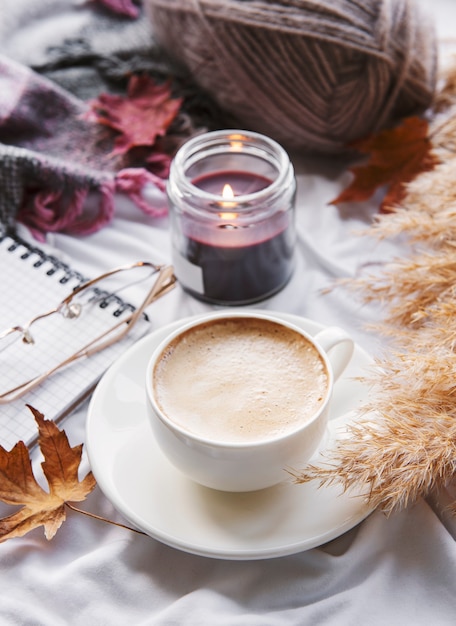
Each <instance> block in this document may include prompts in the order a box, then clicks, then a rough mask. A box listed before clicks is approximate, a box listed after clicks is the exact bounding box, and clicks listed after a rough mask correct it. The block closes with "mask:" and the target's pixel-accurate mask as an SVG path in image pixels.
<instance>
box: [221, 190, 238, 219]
mask: <svg viewBox="0 0 456 626" xmlns="http://www.w3.org/2000/svg"><path fill="white" fill-rule="evenodd" d="M222 198H223V202H221V203H220V204H221V206H222V208H223V209H228V211H223V213H219V217H220V218H221V219H222V220H226V221H228V222H230V221H232V220H235V219H236V218H237V213H231V212H230V211H229V210H230V209H234V207H235V206H236V201H235V200H234V191H233V188H232V187H231V185H229V184H228V183H227V184H226V185H224V186H223V190H222ZM233 200H234V201H233Z"/></svg>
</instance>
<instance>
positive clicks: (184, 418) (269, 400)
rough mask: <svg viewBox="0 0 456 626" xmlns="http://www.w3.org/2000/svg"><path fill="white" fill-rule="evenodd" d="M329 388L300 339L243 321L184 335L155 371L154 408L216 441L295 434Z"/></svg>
mask: <svg viewBox="0 0 456 626" xmlns="http://www.w3.org/2000/svg"><path fill="white" fill-rule="evenodd" d="M328 385H329V380H328V372H327V370H326V366H325V364H324V361H323V359H322V358H321V356H320V354H319V353H318V351H317V349H316V348H315V347H314V346H313V345H312V343H310V342H309V341H308V340H307V339H306V338H305V337H304V336H303V335H301V334H300V333H298V332H296V331H294V330H292V329H289V328H287V327H286V326H282V325H281V324H278V323H275V322H273V321H270V320H263V319H259V318H248V317H245V318H231V319H227V318H225V319H221V320H213V321H208V322H205V323H203V324H201V325H199V326H197V327H196V328H192V329H190V330H188V331H186V332H184V333H183V334H181V335H179V336H178V337H177V338H176V339H174V340H173V341H172V342H171V344H170V345H169V346H168V347H167V348H166V350H165V351H164V352H163V353H162V355H161V357H160V358H159V359H158V361H157V364H156V367H155V370H154V389H155V396H156V399H157V403H158V405H159V407H160V408H161V410H162V411H163V412H164V413H165V414H166V415H167V416H168V418H169V419H172V421H174V422H176V423H177V424H179V425H180V426H181V427H182V428H184V429H185V430H188V431H190V432H192V433H194V434H197V435H199V436H200V437H204V438H207V439H211V440H215V441H221V442H242V441H253V440H263V439H269V438H271V437H273V436H276V435H281V434H285V433H287V432H290V431H292V430H295V429H296V428H297V427H298V426H299V425H301V424H303V423H304V422H306V421H308V420H309V419H310V418H311V417H312V416H313V415H314V414H315V413H316V412H317V411H318V410H319V408H320V407H321V406H322V404H323V403H324V401H325V399H326V395H327V392H328Z"/></svg>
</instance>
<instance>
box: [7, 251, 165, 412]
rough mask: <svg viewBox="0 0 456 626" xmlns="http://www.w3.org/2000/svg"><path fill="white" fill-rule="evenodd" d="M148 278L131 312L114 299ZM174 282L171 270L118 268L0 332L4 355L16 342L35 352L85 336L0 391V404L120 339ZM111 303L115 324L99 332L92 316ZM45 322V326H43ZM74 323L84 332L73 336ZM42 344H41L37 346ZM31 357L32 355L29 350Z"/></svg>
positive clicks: (142, 264)
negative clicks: (55, 359)
mask: <svg viewBox="0 0 456 626" xmlns="http://www.w3.org/2000/svg"><path fill="white" fill-rule="evenodd" d="M152 277H153V283H152V286H149V289H148V291H147V292H146V295H145V297H143V295H141V304H140V305H139V306H138V307H137V308H135V307H133V306H132V305H131V304H129V303H127V302H125V300H124V299H123V298H121V297H120V296H119V294H120V293H122V292H124V291H125V290H128V289H130V290H131V288H133V289H135V288H136V289H141V294H142V291H143V287H142V283H144V281H149V280H150V279H151V278H152ZM175 283H176V277H175V276H174V271H173V267H172V266H165V265H155V264H153V263H149V262H146V261H139V262H137V263H133V264H130V265H124V266H121V267H118V268H115V269H113V270H110V271H108V272H106V273H104V274H101V275H100V276H98V277H97V278H94V279H92V280H88V281H86V282H84V283H82V284H80V285H78V286H77V287H76V288H75V289H74V290H73V291H72V292H71V293H70V294H69V295H68V296H66V297H65V298H64V299H63V300H62V301H61V302H59V303H58V304H57V306H55V307H53V308H52V309H50V310H48V311H46V312H44V313H41V314H39V315H36V316H35V317H33V318H32V319H30V320H29V321H28V322H26V323H25V324H23V325H16V326H12V327H11V328H7V329H6V330H4V331H3V332H0V353H2V352H3V351H7V350H8V349H9V348H10V347H11V345H12V344H13V343H16V342H17V341H18V340H19V341H20V342H21V344H22V345H26V346H32V345H34V344H36V345H37V347H39V345H40V344H41V345H43V344H44V343H46V342H47V345H49V346H51V348H52V342H53V339H54V338H55V337H56V336H57V335H59V336H61V337H63V341H64V343H67V344H68V343H70V342H69V341H68V342H66V341H65V340H66V339H68V340H69V339H70V337H71V338H72V341H74V335H75V334H76V335H80V336H81V337H84V336H86V334H88V338H87V337H86V338H85V340H84V345H82V346H81V347H78V348H76V349H74V350H73V351H72V352H71V353H70V354H68V355H66V356H65V357H64V358H62V360H60V361H58V362H57V363H56V364H55V365H52V366H51V367H50V368H48V369H47V370H46V371H45V372H43V373H39V374H35V375H33V376H32V377H30V378H28V379H27V380H25V381H24V382H21V383H20V384H18V385H17V386H15V387H14V388H12V389H9V390H8V391H5V392H1V393H0V405H1V404H7V403H8V402H12V401H13V400H16V399H18V398H20V397H21V396H23V395H24V394H25V393H27V392H28V391H30V390H32V389H34V388H35V387H37V386H38V385H39V384H41V383H42V382H43V381H45V380H46V379H47V378H49V377H50V376H52V375H53V374H54V373H55V372H57V371H59V370H60V369H62V368H64V367H66V366H68V365H70V364H71V363H74V362H75V361H78V360H79V359H82V358H84V357H90V356H92V355H93V354H96V353H97V352H100V351H101V350H104V349H105V348H108V347H109V346H111V345H113V344H114V343H116V342H118V341H120V340H121V339H123V338H124V337H125V336H126V335H127V334H128V333H130V332H131V330H132V329H133V328H134V327H135V326H136V324H137V322H138V320H140V319H142V318H144V316H145V313H144V312H145V309H146V308H147V307H148V306H149V305H150V304H152V303H153V302H155V300H157V299H158V298H160V297H161V296H163V295H165V294H166V293H168V292H169V291H170V290H171V289H173V287H174V286H175ZM148 284H149V283H148ZM112 304H115V305H116V306H115V311H114V313H113V316H114V319H117V320H118V321H117V322H116V323H115V324H114V325H109V328H106V324H105V321H104V320H103V328H101V329H100V326H99V324H98V322H99V320H100V316H99V314H98V313H96V312H97V311H99V310H100V309H104V308H107V307H109V306H111V305H112ZM107 317H109V318H111V316H104V318H105V319H106V318H107ZM146 317H147V316H146ZM46 320H49V321H48V322H47V323H45V324H43V322H45V321H46ZM76 324H78V325H79V326H78V328H84V333H79V330H76V332H74V331H75V328H74V325H76ZM81 324H82V326H81ZM86 331H87V333H86ZM94 333H96V334H95V336H93V334H94ZM44 339H46V341H43V340H44ZM24 352H25V349H24V350H23V353H24ZM31 352H32V353H33V350H31ZM30 359H33V354H30Z"/></svg>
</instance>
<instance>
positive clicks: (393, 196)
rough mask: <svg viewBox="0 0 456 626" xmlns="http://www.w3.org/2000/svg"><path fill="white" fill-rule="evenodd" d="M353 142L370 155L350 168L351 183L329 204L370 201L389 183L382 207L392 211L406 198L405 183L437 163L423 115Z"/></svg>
mask: <svg viewBox="0 0 456 626" xmlns="http://www.w3.org/2000/svg"><path fill="white" fill-rule="evenodd" d="M351 145H352V147H353V148H355V149H356V150H358V151H359V152H362V153H363V154H367V155H369V158H368V160H367V162H366V163H364V164H363V165H359V166H356V167H353V168H350V171H351V172H352V173H353V174H354V178H353V180H352V182H351V183H350V185H349V186H348V187H347V188H346V189H344V190H343V191H342V192H341V193H340V194H339V195H338V196H337V198H335V199H334V200H332V201H331V202H330V204H340V203H342V202H361V201H363V200H368V199H369V198H370V197H371V196H372V195H373V193H374V192H375V191H376V189H378V188H379V187H383V186H387V187H388V189H387V192H386V195H385V197H384V198H383V201H382V204H381V210H382V211H387V210H390V209H391V208H392V207H394V206H396V205H398V204H399V203H400V202H401V200H402V199H403V198H404V196H405V183H408V182H410V181H412V180H413V179H414V178H415V177H416V176H417V175H418V174H420V173H422V172H426V171H428V170H432V169H433V168H434V166H435V165H437V163H438V159H437V157H436V156H435V155H434V154H433V153H432V151H431V150H432V144H431V140H430V138H429V136H428V123H427V122H426V120H424V119H421V118H420V117H408V118H406V119H405V120H404V121H403V122H402V124H400V125H399V126H396V127H395V128H391V129H387V130H382V131H380V132H379V133H378V134H376V135H371V136H369V137H367V138H366V139H363V140H360V141H357V142H354V143H353V144H351Z"/></svg>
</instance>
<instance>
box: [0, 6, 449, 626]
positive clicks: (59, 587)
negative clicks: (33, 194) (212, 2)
mask: <svg viewBox="0 0 456 626" xmlns="http://www.w3.org/2000/svg"><path fill="white" fill-rule="evenodd" d="M422 1H423V2H424V0H422ZM428 4H430V3H428ZM432 5H433V7H434V8H435V9H436V10H437V11H438V19H439V23H440V22H445V19H446V20H447V23H455V22H454V18H455V17H456V5H453V4H452V2H445V0H438V1H437V0H436V1H435V2H433V3H432ZM445 16H446V17H445ZM451 16H452V17H451ZM452 20H453V21H452ZM292 158H293V162H294V164H295V167H296V171H297V174H298V176H297V178H298V199H297V224H298V233H299V244H298V264H297V267H296V271H295V273H294V276H293V278H292V280H291V281H290V283H289V284H288V285H287V286H286V287H285V289H284V290H283V291H281V292H280V293H279V294H277V295H276V296H275V297H273V298H271V299H270V300H268V301H266V302H264V303H261V304H260V305H256V306H257V308H267V309H268V310H276V311H284V312H289V313H294V314H298V315H302V316H304V317H308V318H310V319H313V320H316V321H318V322H320V323H322V324H336V325H339V326H342V327H344V328H346V329H347V330H348V331H350V332H351V333H352V335H353V337H354V339H355V340H356V341H357V342H358V343H359V345H361V346H362V347H363V348H365V349H366V350H367V351H368V352H370V353H371V354H375V353H376V351H378V350H379V349H380V347H381V340H380V339H379V338H378V337H375V336H372V335H371V334H369V333H368V332H367V331H366V330H365V328H364V324H365V323H366V322H368V321H372V320H375V319H377V318H378V317H379V316H380V315H381V308H380V307H377V306H369V307H367V306H363V305H361V304H360V302H359V301H357V300H356V298H354V297H353V296H352V295H350V294H347V293H346V292H345V291H344V290H343V289H336V290H334V291H332V292H331V293H329V294H327V295H322V293H321V290H322V289H323V288H325V287H327V286H329V285H330V284H332V282H333V280H334V278H336V277H338V276H353V275H355V274H356V273H357V271H359V268H361V267H362V266H364V265H365V264H374V263H376V262H378V261H379V260H384V259H387V258H391V257H392V256H393V255H395V254H399V253H400V248H398V247H396V246H395V245H394V244H393V243H392V242H383V243H381V244H380V243H376V242H374V241H372V239H371V238H369V237H366V236H365V235H361V234H359V233H358V231H360V230H361V229H363V228H365V227H366V226H367V225H368V224H369V223H370V221H371V219H372V215H373V214H374V213H375V211H376V203H375V201H373V202H370V203H366V204H365V205H363V206H358V207H353V209H351V210H349V209H345V210H344V211H340V210H339V209H337V208H336V207H333V206H329V205H328V204H327V203H328V202H329V201H330V200H331V199H332V198H334V197H335V196H336V195H337V193H338V192H339V191H340V189H341V188H342V187H343V186H344V185H345V184H346V182H347V180H348V174H347V173H346V172H344V169H343V164H339V165H334V166H333V167H332V168H328V166H327V164H325V163H324V162H323V161H322V162H320V163H318V162H316V161H314V162H312V163H310V164H309V163H305V162H303V161H302V160H301V159H300V157H299V156H297V155H292ZM21 235H25V236H28V235H27V233H26V232H24V231H21ZM47 246H48V249H49V250H50V251H52V252H53V253H54V254H56V255H58V256H60V257H61V258H63V259H65V260H67V261H69V262H71V263H72V264H73V265H77V267H78V269H80V270H81V271H82V272H83V273H84V274H86V275H95V274H97V273H99V272H101V271H103V270H105V269H108V268H110V267H113V266H117V265H119V264H120V263H123V262H129V261H135V260H138V259H141V258H150V257H151V256H152V257H153V258H154V259H156V260H159V261H171V251H170V241H169V233H168V220H167V218H163V219H160V220H156V219H155V220H154V219H153V218H150V217H147V216H146V215H143V214H140V213H139V212H138V211H136V210H135V209H134V208H133V207H132V206H131V205H130V204H129V203H128V202H127V201H125V200H124V199H121V198H119V199H118V203H117V206H116V213H115V218H114V221H113V222H112V224H111V225H110V226H108V227H106V228H105V229H103V230H101V231H100V232H98V233H96V234H94V235H91V236H88V237H83V238H78V237H71V236H67V235H62V234H58V235H52V236H50V237H49V239H48V242H47ZM211 308H212V307H211V306H210V305H207V304H203V303H201V302H198V301H197V300H195V299H193V298H191V297H190V296H188V295H186V294H185V293H184V292H183V291H182V290H181V289H180V287H178V288H177V289H175V290H174V291H173V292H172V293H171V294H169V295H168V296H167V297H166V298H163V299H162V300H160V301H159V302H158V303H156V304H155V305H154V306H153V309H151V313H152V320H153V326H154V328H155V327H158V326H161V325H164V324H167V323H169V322H172V321H174V320H177V319H180V318H183V317H186V316H188V315H193V314H195V313H200V312H204V311H207V310H210V309H211ZM86 414H87V404H85V405H83V406H81V407H80V408H79V409H78V410H77V411H76V412H75V413H74V414H73V415H72V416H70V417H69V418H67V420H66V421H65V422H64V423H63V427H64V428H65V431H66V432H67V434H68V435H69V438H70V442H71V444H72V445H76V444H78V443H80V442H83V441H84V440H85V417H86ZM35 461H36V466H37V470H38V469H39V468H38V464H39V458H38V456H35ZM87 469H88V460H87V458H86V457H84V460H83V467H82V473H84V472H85V471H86V470H87ZM454 491H456V490H454ZM170 495H171V494H170ZM449 495H450V494H449V493H447V492H444V493H441V494H435V496H434V497H433V498H432V499H430V501H429V502H425V501H419V502H418V503H417V504H416V505H415V506H413V507H410V508H409V509H407V510H406V511H402V512H400V513H395V514H393V515H392V516H390V517H389V518H387V517H386V516H385V515H383V514H382V513H381V512H374V513H373V514H371V515H370V516H369V517H368V518H367V519H366V520H364V521H363V522H362V523H360V524H358V525H357V526H356V527H355V528H353V529H352V530H350V531H349V532H347V533H345V534H343V535H342V536H340V537H338V538H336V539H334V540H333V541H331V542H329V543H327V544H326V545H322V546H320V547H317V548H314V549H312V550H308V551H305V552H301V553H298V554H295V555H291V556H286V557H279V558H275V559H266V560H256V561H241V562H236V561H230V560H221V559H216V558H205V557H200V556H194V555H191V554H187V553H185V552H181V551H179V550H176V549H174V548H170V547H168V546H166V545H164V544H161V543H160V542H158V541H156V540H154V539H152V538H150V537H147V536H142V535H137V534H135V533H132V532H130V531H128V530H125V529H123V528H119V527H115V526H110V525H107V524H105V523H103V522H100V521H96V520H93V519H90V518H87V517H84V516H82V515H80V514H77V513H72V512H70V513H69V514H68V519H67V521H66V522H65V523H64V524H63V526H62V527H61V528H60V530H59V531H58V532H57V535H56V536H55V538H54V539H53V540H52V541H50V542H48V541H47V540H46V539H45V538H44V536H43V532H42V529H37V530H35V531H33V532H31V533H29V534H28V535H27V536H25V537H24V538H21V539H17V540H10V541H8V542H6V543H4V544H1V545H0V588H1V590H2V593H1V599H0V625H1V626H3V625H5V626H11V625H20V626H22V625H24V626H25V625H27V626H73V625H74V626H79V625H84V626H105V625H106V626H108V625H109V626H125V625H126V624H128V625H134V626H146V625H151V626H172V625H178V626H181V625H182V626H212V625H213V624H217V625H219V626H225V625H226V626H237V625H239V626H249V625H252V626H320V625H321V626H333V625H334V626H354V625H358V624H362V625H365V626H384V625H388V626H404V625H407V626H408V625H409V624H410V625H413V626H429V624H435V625H436V626H447V625H448V626H450V625H451V626H452V625H453V624H454V623H455V609H456V600H455V593H454V581H455V580H456V545H455V538H456V524H455V522H454V520H452V519H450V518H448V516H447V515H446V514H445V512H444V511H443V512H442V509H443V508H444V506H445V504H446V502H447V499H448V497H449ZM454 495H455V494H454V493H453V494H452V496H453V497H454ZM83 508H86V509H88V510H90V511H92V512H94V513H98V514H100V515H103V516H105V517H106V518H109V519H112V520H116V521H118V522H125V520H124V519H123V518H122V516H121V515H120V514H119V513H117V512H116V510H115V509H114V507H113V505H112V504H111V502H110V501H109V500H108V499H107V498H106V497H105V495H104V494H103V493H102V492H101V490H100V489H99V488H96V490H95V491H94V492H93V493H92V494H91V495H90V496H89V497H88V499H87V501H86V502H85V503H83ZM6 510H7V507H6V506H2V507H0V514H2V515H3V514H4V513H5V512H6Z"/></svg>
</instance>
